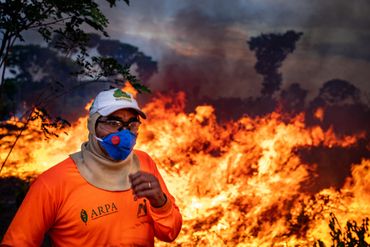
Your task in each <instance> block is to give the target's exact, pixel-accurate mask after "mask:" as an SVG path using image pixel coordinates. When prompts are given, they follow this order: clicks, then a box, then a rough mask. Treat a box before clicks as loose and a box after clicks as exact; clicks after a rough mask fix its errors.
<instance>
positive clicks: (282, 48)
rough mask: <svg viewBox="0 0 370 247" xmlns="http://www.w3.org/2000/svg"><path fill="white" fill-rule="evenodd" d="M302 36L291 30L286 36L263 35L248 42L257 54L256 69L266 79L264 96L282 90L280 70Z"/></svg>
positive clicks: (264, 80)
mask: <svg viewBox="0 0 370 247" xmlns="http://www.w3.org/2000/svg"><path fill="white" fill-rule="evenodd" d="M302 34H303V33H301V32H299V33H297V32H295V31H292V30H291V31H287V32H286V33H284V34H275V33H271V34H261V35H260V36H258V37H253V38H251V39H250V40H249V41H248V44H249V49H250V50H251V51H254V52H255V55H256V58H257V63H256V65H255V66H254V68H255V69H256V71H257V73H259V74H261V75H262V76H263V77H264V78H263V82H262V86H263V87H262V94H263V95H267V96H272V94H273V93H274V92H275V91H277V90H279V89H280V85H281V81H282V76H281V74H280V73H279V72H278V69H279V67H280V66H281V64H282V62H283V61H284V60H285V58H286V57H287V56H288V54H289V53H292V52H293V51H294V49H295V43H296V42H297V41H298V40H299V38H300V37H301V35H302Z"/></svg>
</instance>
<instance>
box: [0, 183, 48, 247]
mask: <svg viewBox="0 0 370 247" xmlns="http://www.w3.org/2000/svg"><path fill="white" fill-rule="evenodd" d="M53 205H54V204H53V200H52V196H51V193H50V191H49V189H48V187H47V186H46V184H45V183H44V181H43V180H42V178H41V177H39V178H37V179H36V180H35V182H34V183H33V184H32V185H31V187H30V189H29V191H28V192H27V194H26V197H25V198H24V200H23V202H22V204H21V206H20V207H19V209H18V211H17V213H16V215H15V217H14V218H13V220H12V222H11V224H10V226H9V228H8V230H7V232H6V233H5V236H4V238H3V240H2V242H1V244H0V245H1V246H25V247H28V246H40V245H41V243H42V241H43V239H44V235H45V233H46V232H47V231H48V229H49V228H50V227H51V226H52V224H53V222H54V219H55V210H54V209H55V208H54V207H53Z"/></svg>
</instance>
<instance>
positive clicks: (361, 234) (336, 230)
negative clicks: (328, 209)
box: [314, 213, 370, 247]
mask: <svg viewBox="0 0 370 247" xmlns="http://www.w3.org/2000/svg"><path fill="white" fill-rule="evenodd" d="M329 228H330V236H331V238H332V242H333V243H332V245H331V247H367V246H370V244H369V243H367V242H366V240H365V238H366V236H368V237H370V232H369V218H365V219H364V220H363V221H362V224H361V225H360V226H359V225H358V224H357V222H356V221H353V220H350V221H347V224H346V227H345V229H344V231H343V230H342V229H341V226H340V224H339V222H338V219H337V218H336V217H335V215H334V214H333V213H331V214H330V221H329ZM324 246H325V244H324V242H323V241H321V240H318V241H317V242H316V243H315V244H314V247H324Z"/></svg>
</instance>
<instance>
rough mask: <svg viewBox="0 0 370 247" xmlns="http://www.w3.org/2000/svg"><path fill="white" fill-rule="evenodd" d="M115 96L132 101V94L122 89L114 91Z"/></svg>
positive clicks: (118, 98)
mask: <svg viewBox="0 0 370 247" xmlns="http://www.w3.org/2000/svg"><path fill="white" fill-rule="evenodd" d="M113 96H114V97H115V98H116V99H117V100H120V99H125V100H129V101H131V96H130V95H129V94H127V93H126V92H123V91H122V90H121V89H116V90H115V91H114V93H113Z"/></svg>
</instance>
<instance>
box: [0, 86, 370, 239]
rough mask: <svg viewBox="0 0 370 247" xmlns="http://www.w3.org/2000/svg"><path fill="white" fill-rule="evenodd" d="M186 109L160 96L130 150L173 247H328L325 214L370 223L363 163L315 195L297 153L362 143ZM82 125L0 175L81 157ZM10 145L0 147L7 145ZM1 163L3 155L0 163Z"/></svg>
mask: <svg viewBox="0 0 370 247" xmlns="http://www.w3.org/2000/svg"><path fill="white" fill-rule="evenodd" d="M184 107H185V94H183V93H179V94H177V95H176V96H175V97H166V96H158V97H157V98H156V99H154V100H153V101H152V102H151V103H149V104H147V105H146V106H145V108H144V109H143V110H144V111H145V112H146V113H147V115H148V120H146V121H144V122H143V124H142V126H141V128H140V133H139V138H138V141H137V148H138V149H141V150H144V151H146V152H148V153H149V154H150V155H151V156H152V157H153V159H154V160H155V161H156V163H157V164H158V166H159V168H160V170H161V173H162V175H163V177H164V179H165V181H166V183H167V185H168V187H169V189H170V191H171V192H172V193H173V195H174V196H175V198H176V199H177V204H178V205H179V207H180V209H181V212H182V214H183V219H184V224H183V229H182V232H181V233H180V235H179V237H178V238H177V240H176V241H175V243H176V244H178V245H185V246H188V245H189V246H236V245H238V246H272V245H275V246H296V245H303V246H308V245H311V246H312V245H313V243H314V242H315V241H316V240H318V239H321V240H322V241H324V243H325V244H329V243H330V241H331V236H330V234H329V232H330V229H329V228H328V222H329V221H328V219H329V214H330V212H332V213H334V214H335V215H336V216H337V218H338V220H339V221H340V222H343V223H345V222H346V221H347V220H349V219H353V220H361V219H363V218H364V217H365V216H369V212H370V206H369V205H370V186H369V183H368V181H370V175H369V172H368V170H369V168H370V160H363V161H362V162H361V163H360V164H353V165H352V176H351V177H350V178H347V180H346V182H345V184H344V186H343V187H342V188H341V189H340V190H335V189H334V188H328V189H324V190H322V191H320V192H318V193H316V194H314V195H312V194H310V193H308V192H302V191H303V188H302V186H303V184H304V183H305V182H307V181H308V180H309V179H310V178H312V177H313V175H312V174H314V173H315V167H313V166H312V165H309V164H305V163H304V162H303V161H302V160H301V159H300V157H299V156H298V155H297V153H296V152H295V150H296V149H297V148H300V147H318V146H320V145H321V146H325V147H351V146H353V145H356V143H357V141H358V140H359V139H361V138H363V135H361V134H360V135H353V136H345V137H340V136H336V134H335V133H334V132H333V130H332V129H329V130H327V131H324V130H323V129H321V128H320V127H318V126H316V127H310V128H309V127H307V126H306V125H305V123H304V115H303V114H300V115H298V116H297V117H295V118H293V119H291V120H290V122H289V123H286V121H282V120H281V115H280V114H278V113H272V114H270V115H269V116H266V117H256V118H249V117H243V118H241V119H239V120H237V121H230V122H228V123H226V124H223V125H221V124H219V123H218V122H217V119H216V116H215V114H214V109H213V108H212V107H211V106H206V105H204V106H198V107H197V108H196V109H195V111H194V112H193V113H190V114H186V113H184ZM86 120H87V117H83V118H80V119H79V120H78V121H77V122H76V123H74V124H73V126H72V127H71V129H70V130H69V134H68V135H61V136H60V137H59V138H58V139H52V140H51V139H49V140H45V139H44V138H43V137H42V135H41V134H40V133H34V132H33V131H31V130H30V131H27V132H26V133H25V135H24V136H23V137H22V140H21V142H20V143H21V145H19V146H17V148H16V149H15V150H14V151H13V153H12V155H11V162H10V163H9V164H7V166H6V167H5V168H4V170H3V172H2V174H1V176H3V177H4V176H11V175H15V176H20V177H25V176H26V175H28V174H30V173H34V172H35V173H40V172H42V171H43V170H45V169H47V168H48V167H50V166H51V165H53V164H55V163H57V162H59V161H61V160H63V159H65V158H66V155H67V154H69V153H72V152H75V151H78V150H79V148H80V144H81V143H82V142H83V141H84V140H86V138H87V128H86ZM35 129H37V126H35ZM1 131H2V132H3V131H4V130H1ZM7 138H9V139H7ZM7 138H3V139H2V140H1V142H2V143H4V142H8V141H9V142H11V141H12V140H10V137H7ZM5 154H6V152H5V150H4V151H1V154H0V158H1V159H2V160H3V159H4V157H5ZM167 245H168V244H166V243H158V246H167Z"/></svg>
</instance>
